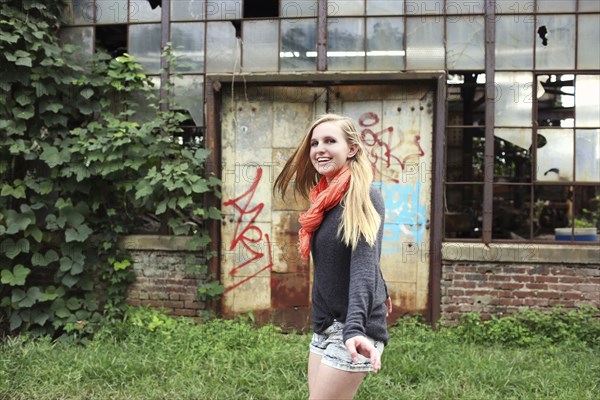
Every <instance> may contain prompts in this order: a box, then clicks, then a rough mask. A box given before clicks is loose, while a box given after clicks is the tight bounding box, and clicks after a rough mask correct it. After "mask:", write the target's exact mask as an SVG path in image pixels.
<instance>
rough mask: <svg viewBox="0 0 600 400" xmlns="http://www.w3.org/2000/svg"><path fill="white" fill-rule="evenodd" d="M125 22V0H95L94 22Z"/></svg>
mask: <svg viewBox="0 0 600 400" xmlns="http://www.w3.org/2000/svg"><path fill="white" fill-rule="evenodd" d="M90 3H91V2H90ZM126 22H127V0H96V23H98V24H119V23H126Z"/></svg>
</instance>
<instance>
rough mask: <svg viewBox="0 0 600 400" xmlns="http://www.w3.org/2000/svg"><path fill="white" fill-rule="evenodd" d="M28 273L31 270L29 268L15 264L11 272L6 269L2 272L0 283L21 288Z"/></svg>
mask: <svg viewBox="0 0 600 400" xmlns="http://www.w3.org/2000/svg"><path fill="white" fill-rule="evenodd" d="M30 272H31V270H30V269H29V268H27V267H25V266H23V265H22V264H17V265H16V266H15V267H14V268H13V270H12V272H11V271H9V270H7V269H3V270H2V273H1V276H2V278H1V281H2V283H4V284H7V285H10V286H23V285H24V284H25V279H26V278H27V275H29V273H30Z"/></svg>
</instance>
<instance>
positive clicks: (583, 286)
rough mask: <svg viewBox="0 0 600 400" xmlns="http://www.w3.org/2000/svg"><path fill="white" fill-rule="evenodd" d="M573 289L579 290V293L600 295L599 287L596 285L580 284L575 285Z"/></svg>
mask: <svg viewBox="0 0 600 400" xmlns="http://www.w3.org/2000/svg"><path fill="white" fill-rule="evenodd" d="M575 289H576V290H579V291H581V292H584V293H585V292H588V293H598V294H600V286H598V285H590V284H581V285H575Z"/></svg>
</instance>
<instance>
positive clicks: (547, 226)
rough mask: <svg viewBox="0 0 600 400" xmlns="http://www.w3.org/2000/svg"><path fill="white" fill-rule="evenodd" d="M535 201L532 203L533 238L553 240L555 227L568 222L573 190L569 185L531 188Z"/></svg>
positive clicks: (563, 225)
mask: <svg viewBox="0 0 600 400" xmlns="http://www.w3.org/2000/svg"><path fill="white" fill-rule="evenodd" d="M533 191H534V196H535V202H534V204H533V216H534V225H533V232H534V239H536V240H555V236H554V234H555V229H556V228H564V227H567V226H569V224H570V218H569V215H570V210H571V209H572V203H573V201H572V199H573V191H572V190H571V186H563V185H553V186H548V185H546V186H540V185H536V186H534V188H533Z"/></svg>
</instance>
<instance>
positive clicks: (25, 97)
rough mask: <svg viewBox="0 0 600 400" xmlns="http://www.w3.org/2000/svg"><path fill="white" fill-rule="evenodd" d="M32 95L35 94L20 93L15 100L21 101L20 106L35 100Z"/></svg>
mask: <svg viewBox="0 0 600 400" xmlns="http://www.w3.org/2000/svg"><path fill="white" fill-rule="evenodd" d="M32 97H33V96H28V95H26V94H20V95H18V96H17V97H16V98H15V101H16V102H17V103H19V105H20V106H26V105H28V104H31V103H32V102H33V100H32Z"/></svg>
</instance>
